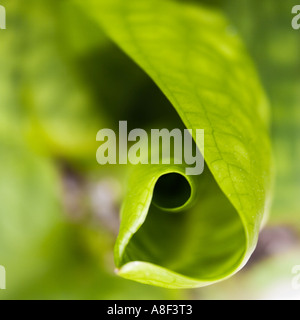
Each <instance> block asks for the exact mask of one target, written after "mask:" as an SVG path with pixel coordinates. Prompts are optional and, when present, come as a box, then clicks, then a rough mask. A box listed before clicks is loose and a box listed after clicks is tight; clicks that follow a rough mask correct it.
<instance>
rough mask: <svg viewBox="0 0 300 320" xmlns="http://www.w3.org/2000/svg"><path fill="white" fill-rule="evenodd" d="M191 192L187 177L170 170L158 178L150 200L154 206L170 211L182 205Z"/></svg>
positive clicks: (187, 199)
mask: <svg viewBox="0 0 300 320" xmlns="http://www.w3.org/2000/svg"><path fill="white" fill-rule="evenodd" d="M191 194H192V190H191V186H190V183H189V182H188V181H187V179H186V178H185V177H184V176H183V175H181V174H179V173H175V172H172V173H168V174H165V175H163V176H161V177H160V178H159V179H158V181H157V182H156V185H155V188H154V192H153V200H152V201H153V204H154V205H155V206H157V207H159V208H161V209H165V210H169V211H172V210H175V209H178V208H180V207H182V206H184V205H185V204H186V203H187V202H188V201H189V199H190V198H191Z"/></svg>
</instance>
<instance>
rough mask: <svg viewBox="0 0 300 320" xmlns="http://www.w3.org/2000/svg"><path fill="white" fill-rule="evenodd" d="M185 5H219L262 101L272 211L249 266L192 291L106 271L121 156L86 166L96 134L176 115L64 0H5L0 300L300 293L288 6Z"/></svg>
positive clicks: (297, 133) (297, 154) (294, 39)
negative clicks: (122, 123) (248, 60)
mask: <svg viewBox="0 0 300 320" xmlns="http://www.w3.org/2000/svg"><path fill="white" fill-rule="evenodd" d="M141 1H142V0H141ZM174 1H175V0H174ZM177 1H179V0H177ZM182 1H183V0H182ZM193 2H196V3H199V4H201V5H202V4H203V5H206V6H210V7H213V8H216V9H218V10H222V11H224V13H225V14H226V15H227V16H228V18H229V20H230V21H231V22H232V26H233V28H235V29H236V30H237V31H238V32H239V33H240V35H241V37H242V38H243V39H244V42H245V44H246V46H247V48H248V50H249V53H250V55H251V56H252V58H253V60H254V62H255V64H256V65H257V69H258V72H259V74H260V76H261V79H262V82H263V85H264V87H265V89H266V91H267V94H268V96H269V99H270V102H271V106H272V131H271V135H272V139H273V146H274V157H275V160H276V166H277V168H276V170H277V176H276V183H275V190H274V202H273V209H272V212H271V216H270V218H269V221H268V222H267V225H266V227H265V229H264V230H263V231H262V233H261V236H260V239H259V243H258V246H257V249H256V251H255V252H254V254H253V256H252V258H251V259H250V261H249V263H248V264H247V266H246V267H245V268H244V269H243V270H242V271H240V272H239V273H238V274H237V275H235V276H234V277H232V278H231V279H229V280H226V281H223V282H221V283H219V284H216V285H213V286H210V287H205V288H201V289H194V290H180V291H177V290H166V289H161V288H156V287H151V286H146V285H141V284H137V283H134V282H131V281H127V280H124V279H121V278H118V277H117V276H115V275H114V272H113V271H114V263H113V246H114V241H115V238H116V234H117V232H118V224H119V218H118V212H119V207H120V204H121V199H122V196H123V192H124V181H125V180H126V167H125V166H121V167H117V166H116V167H114V166H112V167H105V168H103V167H100V166H99V165H98V164H97V162H96V150H97V147H98V145H97V143H96V133H97V132H98V130H100V129H101V128H103V127H109V128H113V127H114V126H117V125H118V121H119V120H127V119H128V121H129V127H132V128H134V127H147V126H152V127H158V126H159V125H160V123H164V119H171V117H172V115H173V114H174V112H173V110H172V107H171V106H170V104H169V103H168V102H167V101H166V99H165V98H164V97H163V95H162V94H161V93H160V91H159V90H158V89H157V88H156V86H155V85H154V84H153V83H152V81H151V80H150V79H149V78H148V77H147V76H146V75H145V74H144V73H143V72H142V71H141V70H140V69H139V68H138V67H137V66H136V65H135V64H134V63H133V62H131V61H130V60H129V59H128V58H127V57H126V56H125V55H124V54H123V53H122V52H121V51H120V50H119V49H118V48H117V47H116V46H115V45H114V44H112V43H111V42H109V41H108V40H107V39H106V38H105V36H104V35H103V34H102V32H101V30H100V29H99V27H98V26H97V25H95V24H94V23H93V22H92V21H90V20H89V18H88V17H87V16H86V15H85V14H84V13H83V12H82V11H81V10H80V9H78V8H77V7H76V5H74V2H72V1H69V0H64V1H58V0H51V1H50V0H27V1H26V2H25V1H21V0H15V1H8V0H7V1H1V4H2V5H4V6H5V8H6V12H7V29H6V30H0V39H1V40H0V102H1V103H0V161H1V166H0V204H1V205H0V265H3V266H5V268H6V272H7V289H6V290H0V299H273V298H274V299H285V298H287V299H300V291H299V290H298V291H297V290H295V289H293V287H292V284H291V283H292V279H293V277H294V275H293V274H292V268H293V266H294V265H300V197H299V196H300V164H299V160H300V31H299V30H298V31H295V30H293V29H292V27H291V20H292V17H293V16H292V14H291V9H292V7H293V6H294V5H296V4H300V3H297V1H292V0H286V1H278V0H264V1H260V0H223V1H221V0H214V1H208V0H206V1H204V0H203V1H201V0H198V1H197V0H194V1H193ZM140 106H143V111H142V112H141V110H140ZM156 111H157V112H156Z"/></svg>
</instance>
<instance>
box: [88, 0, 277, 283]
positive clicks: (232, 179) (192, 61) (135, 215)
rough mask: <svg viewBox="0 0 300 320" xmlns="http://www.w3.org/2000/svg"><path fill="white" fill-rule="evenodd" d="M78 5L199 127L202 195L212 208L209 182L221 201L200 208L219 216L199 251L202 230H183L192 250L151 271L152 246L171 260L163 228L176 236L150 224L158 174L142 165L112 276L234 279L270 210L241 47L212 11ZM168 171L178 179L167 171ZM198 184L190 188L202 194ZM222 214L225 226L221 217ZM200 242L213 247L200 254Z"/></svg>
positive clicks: (263, 138)
mask: <svg viewBox="0 0 300 320" xmlns="http://www.w3.org/2000/svg"><path fill="white" fill-rule="evenodd" d="M87 4H88V5H87ZM84 7H87V10H88V12H89V13H90V14H91V16H93V17H94V18H95V20H96V21H99V23H100V24H101V25H102V26H103V28H104V30H105V31H106V32H107V33H108V35H109V36H110V37H111V38H112V39H113V40H114V41H115V42H116V43H117V44H118V45H119V46H120V47H121V48H122V49H123V50H124V51H125V52H126V53H127V54H128V55H129V56H130V57H131V58H132V59H133V60H134V61H135V62H136V63H137V64H138V65H139V66H140V67H141V68H142V69H143V70H144V71H145V72H146V73H147V74H148V75H150V77H151V78H152V79H153V80H154V82H155V83H156V84H157V85H158V86H159V88H160V89H161V90H162V92H163V93H164V94H165V95H166V96H167V98H168V99H169V100H170V102H171V103H172V104H173V106H174V107H175V109H176V111H177V112H178V114H179V116H180V118H181V119H182V121H183V122H184V124H185V125H186V127H187V128H189V129H199V128H204V129H205V148H206V149H205V160H206V163H207V166H208V168H209V170H210V171H211V173H212V176H210V175H209V174H207V175H206V178H207V177H209V181H210V182H209V184H211V185H212V187H209V189H210V190H211V191H212V192H213V194H214V195H215V197H216V198H215V200H216V199H221V198H222V196H223V195H222V194H221V193H220V191H218V190H219V189H218V187H217V186H216V185H215V181H216V183H217V184H218V186H219V187H220V189H221V190H222V191H223V192H224V195H225V196H226V197H227V205H225V207H224V206H220V204H219V203H218V202H216V201H215V202H214V201H211V202H210V204H209V205H205V206H204V207H205V208H206V206H207V210H208V211H209V212H215V211H218V212H220V211H222V213H219V215H216V216H214V218H213V219H209V223H208V224H209V226H210V228H209V229H208V230H209V231H210V232H209V235H207V234H205V235H206V236H207V238H205V242H206V243H203V238H202V235H201V232H198V233H196V232H192V234H193V237H191V238H190V239H189V243H190V245H191V246H193V243H196V244H197V248H198V249H197V253H195V252H193V254H192V255H187V256H185V257H184V259H183V258H182V257H181V256H180V255H178V261H179V260H180V263H178V261H177V263H174V261H173V263H172V264H174V266H173V267H169V266H168V264H169V261H166V260H168V258H166V259H162V261H160V263H158V261H159V259H157V256H156V255H155V253H153V252H155V249H157V248H153V247H155V246H157V245H158V244H159V245H160V246H161V252H159V256H166V257H168V255H169V254H170V253H172V254H173V255H176V254H177V253H178V252H177V250H178V248H177V246H176V245H174V243H172V241H170V242H169V239H168V236H166V234H165V232H166V230H165V228H166V227H167V228H168V229H170V230H169V231H168V235H169V233H171V235H173V237H171V239H173V238H174V235H176V236H178V233H177V232H178V228H176V221H175V220H176V218H175V217H173V218H172V219H171V218H168V219H166V220H167V221H165V222H166V223H167V224H166V225H165V224H164V223H163V222H162V220H163V218H161V220H160V221H158V220H156V222H153V221H155V214H153V213H152V211H151V210H152V209H151V208H150V210H149V206H150V202H151V198H152V193H153V189H154V185H155V181H157V180H158V178H159V177H160V176H161V175H163V174H164V173H165V172H161V171H159V170H160V169H157V170H154V171H151V170H150V173H152V175H151V174H149V168H148V167H147V166H145V167H144V168H143V170H144V173H142V172H139V171H138V173H134V174H133V177H132V182H131V183H130V187H129V193H128V195H127V199H126V201H125V204H124V206H123V211H122V218H123V219H122V226H121V232H120V235H119V240H118V242H117V245H116V261H117V263H118V267H121V269H120V270H119V274H120V275H122V276H123V277H126V278H129V279H134V280H136V281H140V282H144V283H149V284H154V285H161V286H166V287H175V288H176V287H196V286H201V285H204V284H208V283H213V282H214V281H218V280H220V279H223V278H225V277H227V276H229V275H231V274H233V273H234V272H236V271H237V270H239V268H241V267H242V266H243V265H244V263H246V261H247V259H248V258H249V256H250V254H251V253H252V251H253V249H254V247H255V244H256V241H257V236H258V232H259V228H260V226H261V222H262V219H263V218H264V217H265V215H266V214H267V212H268V209H269V200H270V199H269V197H270V188H271V176H272V173H271V172H272V164H271V160H270V158H271V155H270V152H271V151H270V143H269V138H268V132H267V127H268V113H269V111H268V106H267V103H266V99H265V96H264V94H263V92H262V89H261V86H260V83H259V81H258V79H257V75H256V73H255V71H254V67H253V65H252V63H251V61H250V60H249V58H248V57H247V54H246V52H245V50H244V48H243V46H242V44H241V42H240V40H239V39H238V37H237V36H236V35H235V33H234V31H233V30H232V29H230V28H229V24H228V23H227V21H226V20H225V19H224V18H223V16H222V15H221V14H220V13H219V12H214V11H211V10H207V9H202V8H200V7H196V6H192V5H188V4H182V3H176V2H174V1H164V2H161V1H158V0H147V1H142V2H141V1H137V0H132V1H128V2H126V3H125V2H124V1H121V0H113V1H110V2H109V3H107V2H106V1H88V2H85V4H84ZM199 148H200V150H201V151H203V150H202V148H201V146H199ZM207 170H208V169H207ZM168 172H177V171H174V168H169V171H168ZM142 176H143V178H141V177H142ZM206 178H203V179H202V180H201V179H199V181H198V182H197V183H192V184H191V187H192V188H193V187H194V185H196V184H199V185H200V186H201V185H206V186H207V182H206ZM214 179H215V180H214ZM137 189H140V191H139V190H137ZM199 189H201V188H199ZM207 198H209V196H208V197H207ZM198 199H199V202H201V201H202V202H203V203H206V202H205V201H206V198H205V197H204V196H203V197H202V195H199V196H198ZM225 199H226V198H225ZM228 200H229V201H228ZM221 201H222V203H224V200H221ZM225 203H226V201H225ZM211 206H213V207H211ZM221 208H222V209H221ZM148 210H149V213H148V217H147V219H146V222H145V224H146V225H147V223H148V224H149V225H152V227H150V230H151V232H150V234H147V232H145V233H144V234H143V233H142V228H141V229H140V230H139V228H140V227H141V225H142V223H143V222H144V220H145V218H146V215H147V212H148ZM201 210H203V208H202V209H201ZM223 210H224V212H223ZM203 214H204V213H203V212H201V213H199V212H198V215H197V217H199V219H201V215H203ZM152 215H154V218H153V217H152ZM182 215H185V216H183V218H180V219H183V220H182V223H183V221H185V220H189V215H188V214H186V213H185V212H182ZM158 216H159V217H162V215H161V214H158ZM224 216H226V219H224V220H223V219H221V217H222V218H223V217H224ZM190 217H193V218H195V215H193V214H191V215H190ZM190 219H191V218H190ZM147 220H149V222H147ZM228 222H230V223H229V224H228V225H227V223H228ZM194 223H195V222H194ZM179 225H181V226H182V224H181V223H179ZM153 226H154V227H153ZM138 230H139V231H138ZM187 230H189V229H187ZM187 230H186V232H187ZM189 231H190V230H189ZM186 232H183V233H184V234H183V235H181V236H180V237H178V238H179V239H180V241H182V242H184V239H185V238H186ZM139 233H140V236H138V234H139ZM157 234H159V235H160V236H157ZM135 235H136V236H137V239H136V241H135V238H133V236H135ZM130 240H131V241H130ZM143 241H144V242H143ZM180 241H179V242H180ZM227 241H228V243H229V242H231V243H238V244H239V246H235V245H233V246H231V247H230V246H229V247H227V250H228V251H227V252H226V249H225V248H223V246H220V244H223V243H225V242H227ZM149 243H150V245H149ZM207 243H211V244H212V246H209V250H208V246H207ZM127 245H128V247H127V248H126V246H127ZM148 245H149V246H148ZM147 246H148V247H147ZM203 246H205V249H203ZM185 249H186V247H185ZM142 251H144V252H143V254H141V252H142ZM188 251H189V250H188ZM191 251H193V250H191ZM173 259H174V257H173ZM124 261H126V262H127V263H126V264H125V265H123V263H124Z"/></svg>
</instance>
